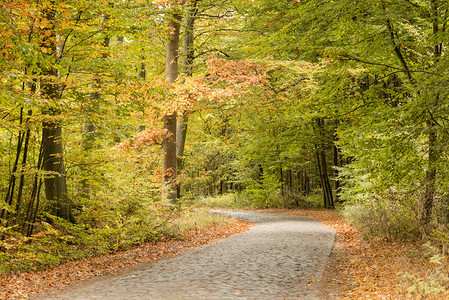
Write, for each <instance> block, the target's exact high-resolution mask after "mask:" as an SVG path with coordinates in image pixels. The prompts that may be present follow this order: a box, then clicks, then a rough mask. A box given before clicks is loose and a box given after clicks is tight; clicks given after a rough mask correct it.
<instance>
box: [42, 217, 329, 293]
mask: <svg viewBox="0 0 449 300" xmlns="http://www.w3.org/2000/svg"><path fill="white" fill-rule="evenodd" d="M215 212H218V211H215ZM220 213H225V214H227V215H230V216H234V217H236V218H240V219H244V220H248V221H252V222H256V223H257V225H256V226H254V227H252V228H251V230H249V231H247V232H245V233H242V234H238V235H234V236H232V237H230V238H227V239H223V240H219V241H216V242H214V243H212V244H210V245H206V246H203V247H199V248H196V249H191V250H189V251H187V252H184V253H182V254H180V255H179V256H176V257H172V258H168V259H164V260H161V261H159V262H158V263H153V264H148V265H146V266H143V267H141V268H139V269H137V270H134V271H132V272H128V273H126V274H122V275H120V276H115V277H105V278H100V279H96V280H93V281H91V282H87V283H83V284H80V285H78V286H73V287H71V288H68V289H67V290H63V291H61V292H58V294H54V295H51V296H50V295H48V296H47V297H45V298H40V299H316V298H317V291H316V289H317V286H318V284H317V281H318V280H319V279H320V277H321V275H322V272H323V269H324V267H325V265H326V262H327V259H328V257H329V255H330V252H331V250H332V247H333V244H334V240H335V232H334V231H332V230H331V229H328V228H327V227H325V226H324V225H323V224H321V223H319V222H317V221H314V220H312V219H308V218H303V217H297V216H284V215H276V214H263V213H252V212H231V211H220Z"/></svg>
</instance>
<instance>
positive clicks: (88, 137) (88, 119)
mask: <svg viewBox="0 0 449 300" xmlns="http://www.w3.org/2000/svg"><path fill="white" fill-rule="evenodd" d="M108 20H109V16H108V15H104V16H103V19H102V24H101V28H100V29H101V30H103V31H107V22H108ZM109 44H110V37H109V35H108V33H107V32H106V33H105V36H104V39H103V42H102V43H101V46H102V48H103V49H102V53H101V58H102V59H103V60H104V59H106V58H107V57H108V52H107V50H106V49H107V48H109ZM97 67H101V66H97ZM102 81H103V80H102V78H101V77H100V75H98V71H96V72H94V74H93V75H92V80H91V84H90V87H91V91H90V93H89V98H88V102H87V105H86V108H85V111H84V125H83V141H82V149H83V154H84V156H87V157H88V156H90V152H91V151H92V150H93V149H94V147H95V140H96V132H97V126H96V125H95V117H94V114H95V113H96V112H97V111H98V108H99V100H100V99H101V84H102ZM87 164H88V161H84V164H83V165H82V168H81V174H82V179H81V197H83V198H85V199H88V200H90V198H91V183H90V182H91V180H90V177H91V176H90V174H89V167H88V166H87Z"/></svg>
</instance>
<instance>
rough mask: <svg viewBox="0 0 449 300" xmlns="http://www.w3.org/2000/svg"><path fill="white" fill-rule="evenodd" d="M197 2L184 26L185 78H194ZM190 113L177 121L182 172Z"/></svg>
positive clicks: (183, 60) (178, 160)
mask: <svg viewBox="0 0 449 300" xmlns="http://www.w3.org/2000/svg"><path fill="white" fill-rule="evenodd" d="M197 2H198V1H197V0H194V1H191V2H190V3H189V4H188V5H187V7H186V14H185V17H184V21H183V24H182V29H183V30H182V31H183V39H182V53H181V58H182V63H181V72H182V73H183V74H184V75H185V76H189V77H190V76H192V72H193V71H192V65H193V60H194V55H195V53H194V52H195V50H194V35H193V32H194V29H195V18H196V15H197V12H198V8H197ZM188 121H189V116H188V111H184V112H182V115H181V116H180V117H179V118H178V119H177V124H176V157H177V168H178V172H180V171H181V170H182V169H183V168H184V150H185V144H186V138H187V128H188ZM178 197H181V185H180V184H178Z"/></svg>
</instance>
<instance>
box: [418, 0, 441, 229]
mask: <svg viewBox="0 0 449 300" xmlns="http://www.w3.org/2000/svg"><path fill="white" fill-rule="evenodd" d="M438 2H439V1H438V0H432V1H431V3H430V4H431V11H432V19H433V20H432V23H433V35H434V36H435V37H437V35H438V34H439V31H440V29H439V20H438ZM442 51H443V44H441V43H440V44H437V45H435V46H434V49H433V55H434V64H436V63H437V62H438V61H439V60H440V57H441V54H442V53H443V52H442ZM440 105H441V103H440V95H439V94H437V95H435V100H434V101H433V104H432V109H435V108H438V107H439V106H440ZM437 126H438V124H437V123H436V122H435V120H434V119H433V116H432V114H431V113H430V116H429V120H428V121H427V128H428V132H429V133H428V138H427V139H428V146H429V158H428V161H427V171H426V178H425V184H426V186H425V195H424V203H423V210H422V213H421V220H422V222H423V223H424V224H428V223H429V222H430V220H431V217H432V210H433V204H434V203H433V202H434V198H435V178H436V174H437V166H436V164H437V159H438V153H437V149H436V147H437V133H436V128H437Z"/></svg>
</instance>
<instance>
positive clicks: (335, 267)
mask: <svg viewBox="0 0 449 300" xmlns="http://www.w3.org/2000/svg"><path fill="white" fill-rule="evenodd" d="M258 211H260V212H271V213H282V214H289V215H298V216H306V217H311V218H314V219H316V220H319V221H321V222H323V223H325V224H326V225H327V226H329V227H331V228H334V229H335V230H336V232H337V245H338V246H337V247H335V249H334V251H333V252H334V253H333V254H332V256H331V258H330V261H329V263H328V268H326V270H325V274H324V275H323V279H322V280H323V281H326V280H327V281H328V282H327V283H326V282H323V284H322V285H321V287H320V288H324V289H326V286H327V288H329V286H330V287H331V288H338V289H339V290H340V291H333V292H332V294H333V295H337V296H338V298H340V299H449V291H448V290H446V291H445V292H439V293H437V292H435V293H431V294H424V293H423V292H422V289H419V290H420V291H416V290H415V291H406V288H407V287H410V285H413V284H415V283H418V282H419V284H421V285H422V284H423V283H429V282H430V281H432V280H433V278H432V276H433V274H435V269H436V264H432V263H431V262H430V261H429V256H425V255H424V254H423V252H424V248H423V246H422V244H423V242H422V241H417V242H416V243H395V242H389V241H385V240H372V241H369V242H367V241H364V240H363V239H362V238H361V235H360V233H359V232H358V230H357V229H355V228H354V227H353V226H352V225H350V224H349V223H348V222H347V221H346V220H344V219H343V218H342V217H340V216H339V214H338V213H337V212H335V211H328V210H286V209H269V210H258ZM342 257H343V258H342ZM336 260H338V261H336ZM329 266H330V267H329ZM340 271H342V272H340ZM443 271H444V273H445V274H449V266H448V263H447V260H445V266H444V270H443ZM404 272H406V273H408V274H411V275H413V276H415V278H417V280H416V279H415V281H414V282H407V280H405V279H404V277H403V275H402V274H404ZM326 273H327V274H326ZM346 275H348V276H346ZM332 278H333V279H332ZM421 287H422V286H421ZM446 288H447V287H446ZM321 295H323V294H321ZM324 295H325V297H323V298H332V299H333V298H334V297H328V296H329V295H331V294H330V293H325V294H324Z"/></svg>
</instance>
